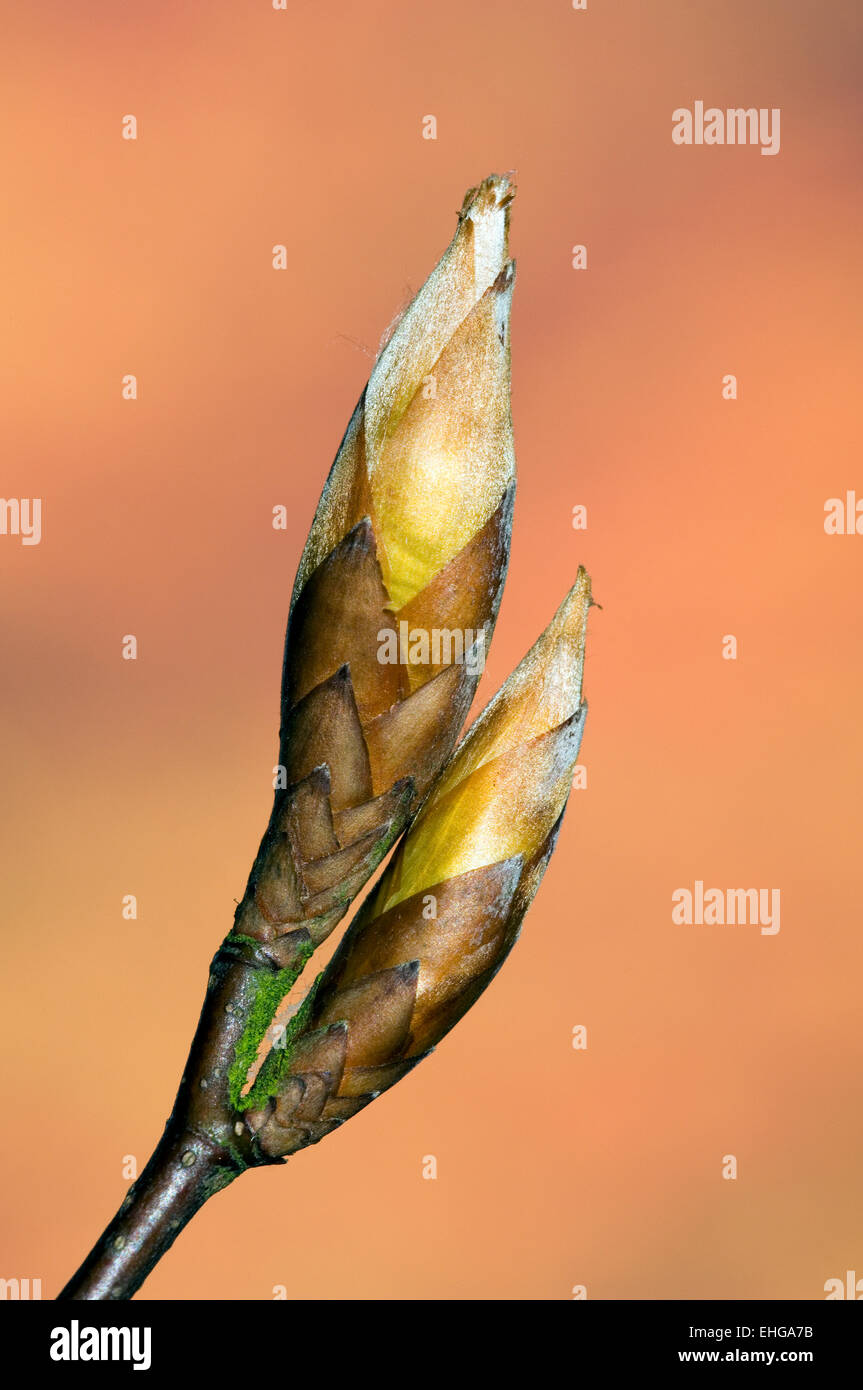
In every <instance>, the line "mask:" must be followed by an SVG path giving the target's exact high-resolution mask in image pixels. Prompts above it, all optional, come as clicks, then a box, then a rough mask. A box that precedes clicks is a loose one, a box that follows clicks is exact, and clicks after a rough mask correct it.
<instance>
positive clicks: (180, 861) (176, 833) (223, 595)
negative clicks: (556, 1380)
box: [0, 0, 863, 1299]
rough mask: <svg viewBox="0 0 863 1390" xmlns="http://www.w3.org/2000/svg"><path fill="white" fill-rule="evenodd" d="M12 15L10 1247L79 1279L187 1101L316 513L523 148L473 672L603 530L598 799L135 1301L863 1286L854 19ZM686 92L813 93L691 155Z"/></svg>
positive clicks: (4, 617)
mask: <svg viewBox="0 0 863 1390" xmlns="http://www.w3.org/2000/svg"><path fill="white" fill-rule="evenodd" d="M4 9H5V15H4V29H5V32H6V44H5V49H6V52H5V63H4V66H5V69H6V72H5V82H4V84H3V90H2V97H0V100H2V104H3V107H4V110H3V116H2V125H3V129H4V137H5V138H4V144H5V151H4V155H3V164H4V204H5V213H4V217H3V230H2V256H3V261H4V263H5V268H6V275H7V288H6V292H5V296H4V297H5V303H6V311H5V313H4V323H3V330H2V335H3V341H2V360H0V370H2V382H3V396H4V407H3V415H4V426H3V434H4V441H3V469H2V493H3V495H4V496H5V497H13V496H17V497H41V498H43V537H42V542H41V544H40V545H38V546H31V547H27V546H23V545H22V544H21V543H20V540H19V539H17V538H15V537H13V536H8V535H7V536H0V568H2V591H0V603H2V613H0V633H2V636H0V641H2V652H3V668H4V671H3V683H2V692H3V730H4V738H3V752H2V768H3V774H4V783H5V792H4V797H3V813H2V814H3V836H2V879H3V884H4V896H5V900H6V905H5V912H4V918H5V924H4V932H5V944H4V959H5V972H4V974H5V983H4V986H3V1001H2V1027H3V1035H4V1040H3V1045H2V1074H3V1080H4V1092H3V1093H4V1095H5V1097H6V1106H5V1121H4V1125H5V1136H4V1142H3V1146H2V1160H0V1165H2V1183H0V1228H2V1230H3V1233H4V1234H3V1240H2V1266H3V1267H2V1269H0V1274H2V1275H4V1276H5V1277H7V1278H8V1277H13V1276H18V1277H41V1278H42V1279H43V1293H44V1296H45V1297H49V1296H50V1297H53V1296H54V1295H55V1294H56V1293H57V1292H58V1290H59V1289H60V1287H61V1286H62V1284H63V1283H64V1282H65V1280H66V1279H67V1278H68V1277H69V1276H70V1275H71V1273H72V1272H73V1270H74V1269H75V1267H76V1266H77V1265H78V1263H79V1261H80V1260H81V1259H82V1258H83V1256H84V1255H85V1253H86V1251H87V1250H88V1249H89V1247H90V1245H91V1244H92V1242H93V1241H94V1240H95V1238H96V1236H97V1235H98V1234H99V1232H100V1231H101V1229H102V1227H103V1225H104V1224H105V1223H106V1221H107V1220H108V1218H109V1217H110V1216H111V1215H112V1214H113V1212H114V1210H115V1208H116V1207H117V1205H118V1204H119V1202H120V1201H121V1199H122V1197H123V1194H124V1191H125V1188H126V1186H127V1180H126V1179H125V1178H124V1177H123V1163H124V1156H126V1155H133V1156H135V1157H136V1159H137V1162H138V1165H139V1167H141V1166H143V1163H144V1161H145V1160H146V1158H147V1156H148V1155H149V1152H150V1150H151V1148H152V1146H153V1144H154V1142H155V1140H156V1139H157V1137H158V1135H159V1133H160V1131H161V1127H162V1124H163V1122H164V1119H165V1117H166V1115H167V1113H168V1111H169V1109H170V1106H171V1103H172V1101H173V1096H174V1091H175V1087H176V1083H177V1081H178V1079H179V1075H180V1071H181V1068H182V1063H183V1060H184V1058H185V1055H186V1049H187V1046H188V1042H189V1039H190V1037H191V1032H192V1029H193V1026H194V1023H195V1020H196V1018H197V1014H198V1009H199V1007H200V1003H201V998H202V995H203V989H204V985H205V981H206V968H207V964H208V962H209V959H210V957H211V955H212V953H213V952H214V951H215V949H216V947H217V945H218V943H219V941H220V940H221V938H222V936H223V934H224V933H225V931H226V930H227V929H228V927H229V925H230V922H231V917H232V913H233V909H234V904H235V899H237V898H239V897H240V896H241V895H242V891H243V888H244V885H245V880H246V876H247V873H248V870H249V867H250V864H251V860H252V856H253V854H254V851H255V849H256V847H257V844H258V840H259V837H260V834H261V832H262V830H263V828H264V825H265V822H266V819H267V815H268V813H269V806H270V798H271V796H272V786H271V771H272V766H273V763H274V762H275V757H276V735H277V725H278V689H279V675H280V663H281V647H282V640H283V634H284V624H285V619H286V615H287V608H288V602H289V598H290V592H291V586H292V582H293V577H294V572H295V569H296V565H297V562H298V559H299V555H300V551H301V548H302V544H303V540H304V538H305V535H306V532H307V529H308V526H309V523H310V521H311V517H312V513H313V509H314V506H315V503H316V501H317V497H318V494H319V492H320V489H321V486H322V484H323V481H324V478H325V476H326V472H327V470H328V468H329V466H330V463H331V461H332V458H333V456H334V454H335V451H336V448H337V446H338V443H339V441H340V438H341V435H342V432H343V430H344V427H345V425H346V424H347V421H348V418H349V416H350V413H351V411H352V409H353V407H354V404H355V402H356V400H357V397H358V396H359V394H360V391H361V389H362V387H363V385H364V383H365V380H366V379H367V377H368V374H369V370H370V368H371V362H372V359H373V355H374V353H375V351H376V348H377V345H378V342H379V340H380V338H381V335H382V334H383V332H384V331H385V329H386V328H387V326H388V324H389V323H390V322H391V320H392V319H393V317H394V315H395V314H396V312H397V311H398V310H399V308H400V307H402V306H403V305H404V303H405V302H406V300H407V298H408V297H409V295H410V294H411V293H412V292H413V291H415V290H416V289H417V288H418V287H419V285H420V284H421V282H422V281H423V279H424V278H425V276H426V275H427V274H428V272H429V271H430V270H431V268H432V266H433V265H434V263H435V261H436V260H437V258H438V256H439V255H440V253H441V252H442V251H443V249H444V246H445V245H446V243H447V242H448V240H449V238H450V236H451V235H452V232H453V231H454V228H455V212H456V210H457V209H458V207H459V206H460V204H461V200H462V195H463V193H464V191H465V189H466V188H468V187H469V186H470V185H472V184H475V183H477V182H478V181H479V180H480V179H481V178H482V177H483V176H484V175H486V174H487V173H489V172H491V171H492V170H495V171H504V170H515V171H516V173H517V178H518V187H519V192H518V197H517V199H516V202H515V204H514V206H513V219H512V250H513V254H514V255H515V256H516V258H517V261H518V278H517V285H516V294H515V303H514V313H513V416H514V422H515V434H516V450H517V456H518V462H519V494H518V500H517V504H516V521H515V530H514V540H513V549H512V559H511V567H510V577H509V581H508V585H507V590H506V594H505V597H504V601H503V606H502V610H501V616H500V621H499V624H498V630H497V635H496V638H495V643H494V646H493V649H492V653H491V657H490V660H489V663H488V669H487V672H486V676H485V679H484V681H483V684H482V686H481V696H482V702H484V701H485V700H486V699H488V698H489V696H490V695H491V694H492V692H493V691H494V690H495V689H496V688H497V686H498V685H499V684H500V682H501V681H502V680H503V679H504V677H505V676H506V674H507V673H508V672H509V670H510V669H511V668H512V666H513V665H514V664H515V663H516V662H517V661H518V659H519V658H520V657H521V655H522V654H523V652H524V651H525V650H526V648H527V647H528V646H529V645H530V643H531V642H532V640H533V638H534V637H535V635H536V634H537V632H538V631H539V629H540V628H541V627H542V626H544V624H545V623H546V622H547V621H548V619H549V618H550V616H551V614H552V612H553V611H554V609H555V608H556V606H557V604H558V602H559V600H560V598H561V597H562V595H563V593H564V592H565V591H566V589H567V588H568V586H569V585H570V583H571V582H572V579H573V577H574V574H575V571H576V567H577V565H578V563H579V562H582V563H584V564H586V565H587V566H588V568H589V569H590V571H591V574H592V575H593V580H594V591H595V594H596V597H597V598H598V600H599V602H600V603H601V604H602V610H601V611H600V610H598V609H594V610H593V613H592V627H591V634H590V640H589V652H588V667H587V679H586V693H587V696H588V699H589V701H590V715H589V718H588V722H587V732H586V735H585V742H584V746H583V756H582V761H583V762H584V763H585V764H586V766H587V768H588V786H587V789H586V790H580V791H577V792H574V793H573V795H572V798H571V801H570V807H569V812H568V815H567V819H566V822H565V824H564V829H563V832H562V835H561V839H560V842H559V846H558V850H557V853H556V855H555V858H554V860H553V861H552V864H551V867H550V869H549V872H548V875H547V877H546V880H545V882H544V884H543V886H542V888H541V890H540V893H539V896H538V898H537V900H536V903H535V905H534V906H533V908H532V910H531V912H530V914H529V916H528V918H527V920H526V923H525V928H524V931H523V934H522V938H521V941H520V943H519V945H518V946H517V947H516V950H515V952H514V953H513V955H512V957H511V958H510V960H509V961H508V963H507V965H506V966H505V968H504V970H503V971H502V972H501V974H500V976H499V977H498V979H497V980H496V981H495V982H494V984H493V986H492V987H491V989H490V990H489V991H488V993H487V994H486V995H485V996H484V997H483V998H482V1000H481V1001H480V1002H479V1004H478V1005H477V1006H476V1007H475V1008H474V1009H473V1010H472V1012H471V1013H470V1014H469V1016H468V1017H467V1018H466V1019H465V1020H464V1021H463V1022H462V1023H461V1024H460V1025H459V1027H458V1029H457V1030H456V1031H455V1032H454V1033H453V1034H452V1035H451V1036H450V1037H449V1038H447V1039H446V1040H445V1041H444V1043H443V1044H442V1045H441V1046H440V1048H439V1050H438V1051H437V1052H436V1053H435V1055H434V1057H433V1058H431V1059H430V1060H429V1061H427V1062H426V1063H424V1064H423V1066H422V1067H420V1068H419V1070H418V1071H416V1072H415V1073H413V1074H412V1075H411V1076H410V1078H409V1079H407V1080H406V1081H405V1082H404V1083H403V1084H402V1085H399V1086H397V1087H396V1088H395V1089H394V1090H393V1091H391V1092H388V1093H387V1094H385V1095H384V1096H382V1097H381V1099H380V1100H379V1101H377V1102H376V1103H375V1104H374V1105H373V1106H371V1107H370V1108H369V1109H368V1110H366V1111H365V1112H364V1113H363V1114H362V1115H360V1116H358V1117H357V1119H356V1120H354V1121H353V1122H352V1123H351V1124H349V1125H346V1126H345V1128H344V1129H343V1130H342V1131H341V1132H340V1133H338V1134H336V1135H334V1136H333V1137H331V1138H329V1139H327V1140H326V1141H325V1142H324V1143H322V1144H321V1145H320V1146H319V1147H317V1148H314V1149H311V1150H309V1151H308V1152H306V1153H303V1154H301V1155H300V1156H298V1157H297V1158H295V1159H293V1160H291V1162H290V1163H289V1164H288V1165H287V1167H286V1168H285V1169H273V1170H265V1171H263V1172H255V1173H253V1174H251V1175H249V1176H246V1177H244V1178H243V1180H242V1181H241V1182H238V1183H236V1184H235V1185H234V1186H233V1187H231V1188H230V1189H229V1190H228V1191H227V1192H226V1193H224V1194H223V1195H220V1196H219V1197H218V1198H216V1199H215V1200H214V1201H212V1202H210V1203H209V1204H208V1206H207V1207H206V1208H205V1209H204V1210H203V1211H202V1212H201V1213H200V1214H199V1215H198V1216H197V1217H196V1218H195V1220H194V1222H193V1223H192V1225H191V1226H190V1227H189V1229H188V1230H187V1231H186V1232H185V1233H184V1234H183V1235H182V1236H181V1238H180V1239H179V1241H178V1242H177V1244H176V1245H175V1246H174V1248H173V1250H172V1251H171V1252H170V1253H169V1254H168V1255H167V1256H166V1258H165V1259H164V1260H163V1261H162V1263H161V1264H160V1265H159V1266H158V1268H157V1269H156V1271H155V1272H154V1274H153V1275H152V1277H151V1278H150V1279H149V1281H148V1282H147V1284H146V1285H145V1287H144V1289H143V1291H142V1293H141V1294H140V1295H139V1297H141V1298H151V1299H152V1298H172V1299H176V1298H230V1299H268V1298H271V1297H272V1296H273V1288H274V1286H276V1285H284V1286H285V1287H286V1290H287V1296H288V1298H303V1297H312V1298H322V1299H334V1298H407V1299H417V1298H431V1299H440V1298H448V1297H452V1298H459V1299H479V1298H492V1299H514V1298H519V1299H525V1298H527V1299H569V1298H571V1297H572V1289H573V1286H575V1285H584V1286H586V1289H587V1296H588V1297H589V1298H597V1299H608V1298H662V1299H665V1298H709V1297H718V1298H726V1299H735V1298H774V1297H775V1298H793V1299H819V1298H823V1297H824V1282H825V1280H827V1279H829V1278H832V1277H838V1278H840V1279H843V1280H844V1278H845V1272H846V1270H848V1269H853V1270H859V1271H860V1272H861V1274H863V1229H861V1215H863V1201H861V1196H860V1171H861V1161H863V1108H861V1105H860V1076H861V1070H863V1029H861V1023H860V975H861V966H863V946H861V936H860V911H859V901H860V894H861V887H863V885H861V858H860V849H859V824H860V811H859V805H860V775H861V756H863V733H861V725H860V688H861V677H863V651H861V645H860V613H861V574H863V569H861V560H863V538H860V537H850V536H827V535H825V532H824V526H823V521H824V510H823V509H824V503H825V501H826V500H827V499H828V498H830V497H843V496H844V494H845V491H846V489H854V488H855V487H856V488H858V489H859V491H860V495H861V497H863V474H861V470H860V455H859V437H858V436H859V422H858V414H859V412H858V400H859V390H860V388H859V381H860V370H861V361H860V336H859V304H860V299H859V296H860V288H861V286H860V245H861V186H860V182H859V168H860V145H861V135H860V131H861V104H863V103H861V88H860V83H859V73H860V66H859V63H860V50H859V43H860V38H861V29H863V17H861V10H860V7H859V5H857V4H856V3H853V0H848V3H839V2H838V0H833V2H832V3H827V4H825V3H822V4H819V5H817V6H816V5H813V4H811V3H805V0H786V3H784V4H782V5H777V4H774V3H769V0H734V2H733V3H727V4H724V5H721V6H715V5H709V4H706V3H705V4H699V5H693V4H691V3H689V0H665V3H659V4H651V5H644V4H643V3H641V0H622V2H621V3H616V4H614V5H612V4H608V3H603V0H589V6H588V9H587V10H586V11H584V12H578V11H575V10H573V9H572V7H571V4H570V0H554V3H552V2H551V0H544V3H536V4H527V3H524V0H522V3H514V0H496V3H494V4H492V3H466V2H465V0H437V3H435V4H434V5H423V6H404V5H403V4H400V3H399V2H398V0H365V3H363V4H360V5H355V4H348V3H344V0H339V2H338V3H329V4H326V5H316V4H314V3H312V0H290V3H289V5H288V8H287V10H286V11H277V10H274V9H273V8H272V5H271V2H270V0H254V2H253V0H246V3H244V4H242V5H236V4H231V3H228V0H206V3H204V0H200V3H192V2H191V0H183V3H173V2H172V3H169V2H168V0H164V3H155V0H151V3H140V4H137V5H134V6H132V5H129V6H117V5H114V4H110V3H96V2H95V0H91V3H84V2H83V0H82V3H79V4H77V5H75V6H70V5H67V4H63V3H60V0H48V2H47V3H42V4H40V5H38V6H32V5H31V6H21V5H12V4H7V5H5V6H4ZM695 100H704V101H705V103H706V104H707V105H710V104H715V105H718V106H721V107H726V106H738V105H740V106H756V107H767V108H772V107H779V108H780V109H781V141H782V143H781V151H780V153H779V154H778V155H777V156H775V157H773V158H765V157H762V156H761V155H760V154H759V151H758V149H757V148H749V147H746V148H729V147H723V148H719V147H714V148H707V147H702V148H697V147H691V148H686V147H678V146H676V145H674V144H673V143H672V140H671V138H670V135H671V113H672V111H673V109H674V108H676V107H681V106H691V105H692V103H693V102H694V101H695ZM127 114H134V115H135V116H136V117H137V121H138V139H137V140H136V141H127V140H123V139H121V123H122V119H123V117H124V116H125V115H127ZM430 114H433V115H435V117H436V119H437V139H436V140H434V141H431V140H425V139H423V138H422V122H423V117H424V116H426V115H430ZM277 243H282V244H284V245H285V246H286V248H287V261H288V266H287V270H285V271H281V272H277V271H275V270H274V269H273V268H272V264H271V261H272V248H273V246H274V245H276V244H277ZM577 243H583V244H585V245H586V246H587V248H588V268H587V269H586V270H584V271H576V270H573V269H572V266H571V258H572V247H573V246H574V245H575V244H577ZM127 373H134V374H135V375H136V376H137V378H138V392H139V396H138V399H137V400H136V401H125V400H123V399H122V397H121V384H122V378H123V376H124V375H125V374H127ZM727 373H734V374H735V375H736V376H737V378H738V382H739V398H738V399H737V400H736V401H728V400H724V399H723V397H722V378H723V376H724V375H725V374H727ZM279 503H282V504H284V505H286V506H287V508H288V513H289V527H288V530H287V531H276V530H273V528H272V524H271V520H272V508H273V506H275V505H277V504H279ZM578 504H582V505H585V506H586V507H587V509H588V526H587V529H586V530H585V531H576V530H573V527H572V524H571V516H572V509H573V507H574V506H576V505H578ZM127 633H133V634H135V635H136V636H137V638H138V643H139V656H138V660H137V661H135V662H129V661H124V660H122V659H121V642H122V638H123V636H124V634H127ZM726 634H734V635H735V636H736V638H737V641H738V657H737V660H736V661H728V660H723V658H722V644H723V638H724V637H725V636H726ZM696 879H702V880H703V881H704V882H705V884H706V885H708V886H713V885H717V886H722V887H727V886H737V887H765V888H773V887H778V888H779V889H780V890H781V902H782V919H781V930H780V932H779V933H778V934H777V935H774V936H768V935H762V934H761V933H760V931H759V929H758V927H757V926H738V927H708V926H675V925H674V924H673V923H672V921H671V894H672V892H673V891H674V890H675V889H676V888H678V887H687V886H688V887H690V888H691V887H692V885H693V883H694V881H695V880H696ZM129 893H133V894H135V895H136V896H137V898H138V904H139V909H138V911H139V915H138V919H137V921H126V920H124V919H123V917H122V915H121V906H122V898H123V895H124V894H129ZM579 1024H581V1025H584V1026H585V1027H586V1028H587V1035H588V1047H587V1050H586V1051H578V1050H574V1049H573V1046H572V1030H573V1028H574V1027H575V1026H576V1025H579ZM727 1154H733V1155H735V1156H736V1158H737V1161H738V1164H739V1172H738V1177H737V1179H736V1180H734V1181H727V1180H724V1179H723V1177H722V1165H723V1157H724V1156H725V1155H727ZM426 1155H434V1156H435V1157H436V1158H437V1163H438V1177H437V1179H436V1180H433V1181H429V1180H425V1179H424V1178H423V1176H422V1170H423V1159H424V1156H426Z"/></svg>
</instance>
